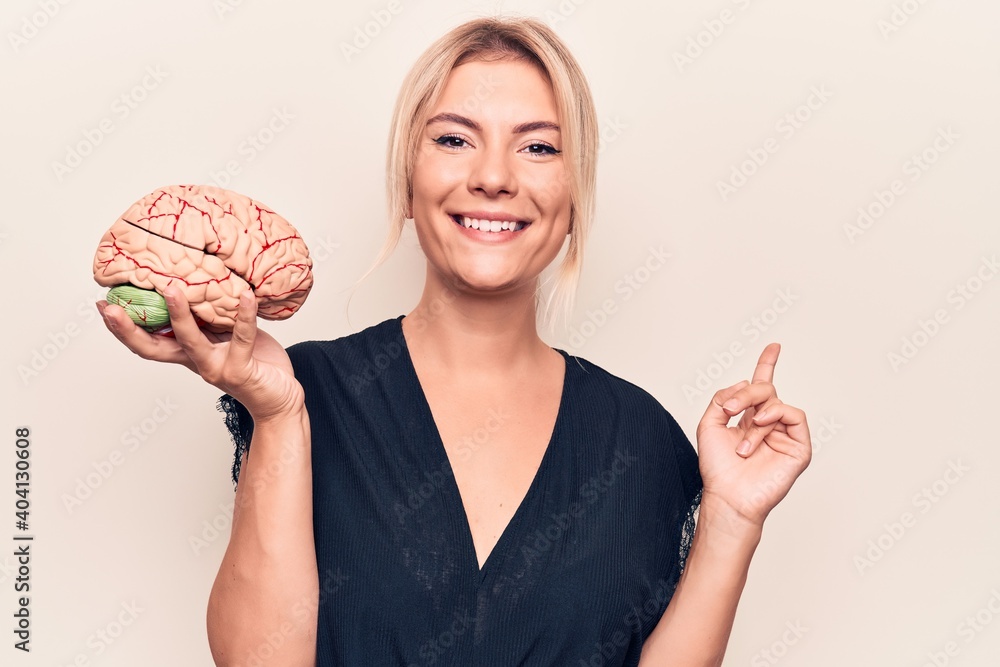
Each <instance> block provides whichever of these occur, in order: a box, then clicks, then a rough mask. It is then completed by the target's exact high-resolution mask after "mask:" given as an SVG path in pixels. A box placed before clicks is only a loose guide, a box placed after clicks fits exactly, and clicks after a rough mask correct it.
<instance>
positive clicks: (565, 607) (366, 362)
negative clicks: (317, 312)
mask: <svg viewBox="0 0 1000 667" xmlns="http://www.w3.org/2000/svg"><path fill="white" fill-rule="evenodd" d="M403 317H404V316H402V315H400V316H399V317H396V318H393V319H388V320H385V321H383V322H381V323H379V324H376V325H373V326H371V327H368V328H367V329H364V330H362V331H359V332H357V333H355V334H351V335H347V336H344V337H341V338H338V339H335V340H329V341H308V342H303V343H298V344H296V345H293V346H291V347H290V348H288V354H289V356H290V358H291V361H292V364H293V367H294V370H295V376H296V378H297V379H298V380H299V382H300V383H301V384H302V386H303V388H304V390H305V400H306V409H307V411H308V413H309V421H310V426H311V432H312V468H313V528H314V533H315V540H316V559H317V564H318V570H319V580H320V608H319V613H318V629H317V632H318V634H317V647H316V651H317V665H318V666H319V667H330V666H333V665H338V666H339V665H352V666H353V665H402V666H405V667H415V666H418V665H420V666H423V665H455V666H461V667H470V666H475V667H485V666H496V667H511V666H514V665H524V666H528V665H531V666H543V665H544V666H546V667H548V666H572V667H577V666H580V667H584V666H590V665H600V666H611V665H637V664H638V662H639V653H640V651H641V648H642V643H643V641H644V640H645V638H646V637H647V636H648V635H649V633H650V632H651V631H652V630H653V628H654V627H655V626H656V623H657V621H658V620H659V619H660V617H661V616H662V614H663V611H664V609H666V606H667V603H668V602H669V601H670V598H671V597H672V595H673V592H674V589H675V587H676V585H677V581H678V579H679V578H680V574H681V571H682V570H683V567H684V563H685V560H686V558H687V553H688V549H689V548H690V543H691V537H692V535H693V533H694V522H695V514H696V511H697V508H698V506H699V504H700V500H701V490H702V480H701V476H700V474H699V471H698V458H697V454H696V453H695V450H694V448H693V447H692V445H691V443H690V441H689V440H688V438H687V437H686V436H685V434H684V431H682V430H681V428H680V426H679V425H678V424H677V422H676V421H675V420H674V419H673V417H672V416H671V415H670V413H668V412H667V411H666V410H665V409H664V408H663V407H662V406H661V405H660V403H659V402H658V401H657V400H656V399H655V398H654V397H653V396H651V395H650V394H649V393H647V392H646V391H644V390H643V389H640V388H639V387H637V386H636V385H634V384H631V383H630V382H627V381H626V380H623V379H621V378H618V377H616V376H614V375H612V374H611V373H608V372H607V371H605V370H604V369H602V368H600V367H598V366H596V365H594V364H592V363H590V362H589V361H587V360H585V359H582V358H580V357H575V356H572V355H570V354H568V353H566V352H565V351H563V350H558V349H557V351H558V352H559V353H560V354H562V356H563V357H564V358H565V359H566V375H565V381H564V384H563V393H562V398H561V402H560V405H559V411H558V416H557V418H556V423H555V427H554V430H553V432H552V435H551V439H550V442H549V445H548V448H547V449H546V451H545V454H544V456H543V458H542V461H541V464H540V466H539V468H538V470H537V472H536V473H535V477H534V479H533V481H532V482H531V485H530V487H529V488H528V491H527V494H526V495H525V497H524V499H523V501H522V502H521V505H520V506H519V507H518V508H517V510H516V511H515V513H514V516H513V518H512V519H511V521H510V523H509V525H508V526H507V528H506V530H504V532H503V533H502V535H501V536H500V539H499V541H498V542H497V543H496V546H495V547H494V548H493V551H492V552H491V553H490V555H489V557H488V558H487V560H486V562H485V563H484V565H483V568H482V569H480V568H479V562H478V560H477V556H476V551H475V546H474V544H473V540H472V533H471V530H470V528H469V523H468V520H467V517H466V515H465V509H464V506H463V504H462V500H461V496H460V494H459V490H458V486H457V484H456V483H455V480H454V478H453V476H452V475H451V468H450V466H449V459H448V455H447V452H446V451H445V448H444V444H443V443H442V441H441V437H440V435H439V433H438V430H437V427H436V426H435V423H434V419H433V416H432V414H431V410H430V406H429V404H428V402H427V400H426V397H425V395H424V393H423V390H422V388H421V386H420V382H419V380H418V378H417V374H416V371H415V370H414V368H413V364H412V362H411V359H410V356H409V352H408V350H407V348H406V341H405V339H404V338H403V330H402V320H403ZM456 400H461V399H459V398H456ZM219 406H220V409H222V410H224V411H225V412H226V423H227V426H228V427H229V430H230V432H231V434H232V436H233V439H234V442H235V444H236V457H235V461H234V463H233V481H234V482H237V481H238V479H239V465H240V458H241V455H242V453H243V450H244V449H246V447H248V446H249V442H250V436H251V434H252V428H253V423H252V420H251V419H250V416H249V413H248V412H247V411H246V409H245V408H244V407H243V406H242V405H241V404H240V403H239V402H238V401H236V400H235V399H233V398H232V397H230V396H229V395H225V396H223V397H222V398H221V399H220V401H219ZM487 426H488V425H487ZM479 437H480V435H478V434H475V433H474V434H472V435H471V436H469V438H470V439H469V441H468V442H466V443H464V446H468V447H469V449H470V450H473V451H474V448H475V446H476V438H479ZM483 437H485V428H484V434H483Z"/></svg>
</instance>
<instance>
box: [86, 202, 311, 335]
mask: <svg viewBox="0 0 1000 667" xmlns="http://www.w3.org/2000/svg"><path fill="white" fill-rule="evenodd" d="M94 279H95V280H96V281H97V282H98V283H99V284H101V285H105V286H107V287H111V288H113V289H112V290H111V291H110V292H109V293H108V303H117V304H119V305H122V306H123V307H124V308H125V310H126V312H128V313H129V316H130V317H131V318H132V319H133V320H135V321H136V323H137V324H139V325H140V326H143V327H144V328H146V329H147V330H149V331H153V332H154V333H167V332H169V331H170V327H169V324H168V322H167V318H166V304H165V302H164V301H163V297H162V296H161V295H162V293H163V290H164V289H165V288H166V287H167V286H168V285H177V286H179V287H180V288H181V290H182V291H183V292H184V295H185V296H186V297H187V300H188V302H189V303H190V305H191V310H192V311H193V312H194V315H195V318H196V319H197V320H198V324H199V326H203V327H205V328H206V329H208V330H211V331H217V332H218V331H231V330H232V329H233V326H234V325H235V323H236V307H237V305H238V303H239V296H240V293H241V292H243V291H244V290H245V289H246V288H247V287H249V288H250V289H252V290H253V293H254V295H255V296H256V298H257V314H258V315H259V316H260V317H263V318H265V319H268V320H282V319H285V318H287V317H290V316H291V315H292V314H293V313H294V312H295V311H296V310H298V309H299V307H300V306H301V305H302V303H303V302H304V301H305V299H306V296H307V295H308V294H309V290H310V288H311V287H312V282H313V277H312V260H311V259H310V258H309V249H308V248H306V244H305V242H303V240H302V238H301V237H300V236H299V234H298V232H296V231H295V228H294V227H292V226H291V225H290V224H288V221H287V220H285V219H284V218H282V217H281V216H280V215H278V214H277V213H275V212H274V211H272V210H270V209H269V208H268V207H267V206H265V205H264V204H262V203H261V202H258V201H254V200H253V199H250V198H249V197H246V196H244V195H241V194H237V193H235V192H231V191H229V190H223V189H221V188H217V187H213V186H210V185H171V186H167V187H164V188H160V189H158V190H154V191H153V192H151V193H149V194H148V195H146V196H145V197H143V198H142V199H140V200H139V201H137V202H136V203H134V204H132V206H130V207H129V208H128V210H127V211H125V212H124V213H123V214H122V215H121V217H119V218H118V220H117V221H115V223H114V224H113V225H112V226H111V229H109V230H108V231H107V232H106V233H105V234H104V237H103V238H102V239H101V243H100V245H99V246H98V248H97V253H96V255H95V256H94Z"/></svg>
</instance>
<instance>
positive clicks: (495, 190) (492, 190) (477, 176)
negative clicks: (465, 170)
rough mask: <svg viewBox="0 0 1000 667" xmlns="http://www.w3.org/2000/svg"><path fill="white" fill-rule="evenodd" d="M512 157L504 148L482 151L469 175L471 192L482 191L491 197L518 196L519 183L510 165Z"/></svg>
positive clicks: (474, 161) (484, 149)
mask: <svg viewBox="0 0 1000 667" xmlns="http://www.w3.org/2000/svg"><path fill="white" fill-rule="evenodd" d="M511 159H512V156H510V155H508V154H507V153H506V152H505V151H504V149H503V148H500V147H496V148H490V147H487V148H483V149H480V151H479V152H478V154H477V155H476V158H475V160H473V163H472V172H471V173H470V174H469V190H470V191H472V192H476V191H481V192H483V193H484V194H486V195H488V196H490V197H497V196H499V195H500V194H503V193H506V194H508V195H511V196H513V195H515V194H517V183H516V178H515V174H514V169H513V167H512V165H511V163H510V160H511Z"/></svg>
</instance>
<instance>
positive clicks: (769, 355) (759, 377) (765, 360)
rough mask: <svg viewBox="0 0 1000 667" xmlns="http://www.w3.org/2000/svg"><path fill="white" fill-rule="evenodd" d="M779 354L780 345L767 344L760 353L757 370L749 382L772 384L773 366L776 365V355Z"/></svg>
mask: <svg viewBox="0 0 1000 667" xmlns="http://www.w3.org/2000/svg"><path fill="white" fill-rule="evenodd" d="M779 352H781V344H780V343H769V344H768V345H767V346H766V347H765V348H764V351H763V352H761V353H760V359H758V360H757V368H755V369H754V371H753V379H752V380H751V382H771V383H773V382H774V365H775V364H776V363H778V353H779Z"/></svg>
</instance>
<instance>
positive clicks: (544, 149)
mask: <svg viewBox="0 0 1000 667" xmlns="http://www.w3.org/2000/svg"><path fill="white" fill-rule="evenodd" d="M534 148H537V149H541V150H538V151H534V150H530V149H534ZM528 149H529V150H528V153H529V154H530V155H559V153H561V152H562V151H559V150H556V149H555V148H554V147H552V146H549V145H548V144H538V143H536V144H531V145H530V146H528Z"/></svg>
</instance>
